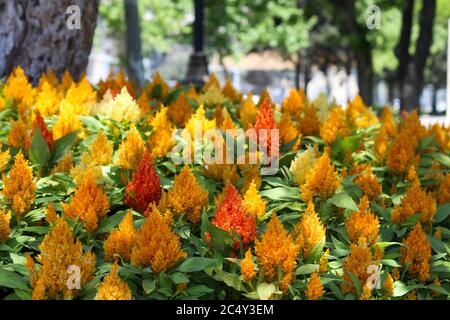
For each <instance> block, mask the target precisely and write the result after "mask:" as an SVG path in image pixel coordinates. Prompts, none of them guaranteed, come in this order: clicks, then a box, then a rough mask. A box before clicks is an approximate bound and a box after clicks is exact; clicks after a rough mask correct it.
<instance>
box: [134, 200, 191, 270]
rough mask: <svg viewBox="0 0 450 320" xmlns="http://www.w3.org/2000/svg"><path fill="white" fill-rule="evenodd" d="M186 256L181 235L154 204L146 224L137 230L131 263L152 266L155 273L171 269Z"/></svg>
mask: <svg viewBox="0 0 450 320" xmlns="http://www.w3.org/2000/svg"><path fill="white" fill-rule="evenodd" d="M184 257H186V253H185V252H184V251H182V250H181V243H180V237H179V236H178V235H177V234H176V233H174V232H173V231H172V230H171V227H170V225H169V224H168V223H167V220H166V219H165V218H164V217H163V216H162V215H161V214H160V213H159V211H158V209H157V208H156V207H155V206H153V207H152V210H151V212H150V214H149V216H148V217H147V218H146V219H145V222H144V224H143V225H142V226H141V228H140V229H139V230H138V231H137V234H136V240H135V241H134V245H133V249H132V253H131V263H132V264H134V265H137V266H150V267H151V268H152V271H153V272H154V273H159V272H161V271H163V270H167V269H170V268H171V267H173V266H174V265H175V264H176V263H177V262H178V261H179V260H180V259H182V258H184Z"/></svg>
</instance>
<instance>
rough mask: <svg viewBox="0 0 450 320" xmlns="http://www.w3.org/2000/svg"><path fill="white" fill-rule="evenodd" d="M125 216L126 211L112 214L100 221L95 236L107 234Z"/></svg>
mask: <svg viewBox="0 0 450 320" xmlns="http://www.w3.org/2000/svg"><path fill="white" fill-rule="evenodd" d="M126 214H127V211H123V212H120V213H116V214H113V215H112V216H109V217H108V218H106V219H104V220H102V221H101V222H100V223H99V225H98V229H97V231H96V233H97V234H101V233H107V232H110V231H111V230H112V229H113V228H114V227H116V226H117V225H118V224H119V223H120V222H121V221H122V220H123V218H124V217H125V215H126Z"/></svg>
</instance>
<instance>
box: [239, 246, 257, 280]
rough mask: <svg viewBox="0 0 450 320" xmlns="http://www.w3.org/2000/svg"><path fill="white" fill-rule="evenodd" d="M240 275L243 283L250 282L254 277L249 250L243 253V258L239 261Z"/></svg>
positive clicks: (253, 267) (253, 265) (253, 266)
mask: <svg viewBox="0 0 450 320" xmlns="http://www.w3.org/2000/svg"><path fill="white" fill-rule="evenodd" d="M241 274H242V278H243V279H244V281H245V282H250V281H252V279H253V278H254V277H255V276H256V272H255V264H254V263H253V260H252V251H251V249H248V250H247V252H246V253H245V258H244V259H242V260H241Z"/></svg>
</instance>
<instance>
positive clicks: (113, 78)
mask: <svg viewBox="0 0 450 320" xmlns="http://www.w3.org/2000/svg"><path fill="white" fill-rule="evenodd" d="M98 87H99V89H100V90H99V92H100V95H101V96H103V95H104V94H105V93H106V92H107V91H108V90H112V91H116V92H120V90H121V89H122V88H123V87H126V88H127V90H128V92H129V93H130V94H131V95H132V96H133V97H134V96H135V92H134V90H133V86H132V85H131V83H130V82H129V81H128V80H127V77H126V75H125V73H124V71H123V70H122V69H120V70H119V72H118V73H117V74H116V75H114V74H113V73H112V72H111V73H110V74H109V76H108V78H107V79H106V80H105V81H104V80H100V81H99V83H98Z"/></svg>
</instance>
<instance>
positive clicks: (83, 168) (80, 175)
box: [67, 152, 103, 186]
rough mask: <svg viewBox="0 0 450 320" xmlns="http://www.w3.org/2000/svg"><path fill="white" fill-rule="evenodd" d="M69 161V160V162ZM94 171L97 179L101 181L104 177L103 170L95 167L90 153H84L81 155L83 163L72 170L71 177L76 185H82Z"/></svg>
mask: <svg viewBox="0 0 450 320" xmlns="http://www.w3.org/2000/svg"><path fill="white" fill-rule="evenodd" d="M67 161H69V160H67ZM89 171H92V172H93V173H94V176H95V179H96V180H100V179H101V178H102V177H103V173H102V168H101V167H99V166H97V165H95V164H94V162H93V161H92V160H91V157H90V156H89V154H88V153H86V152H84V153H83V154H82V155H81V161H80V163H78V164H77V165H76V166H75V167H73V168H72V169H70V176H71V177H72V179H73V180H74V181H75V184H76V185H77V186H78V185H80V184H81V183H82V182H83V180H84V177H85V176H86V174H87V172H89Z"/></svg>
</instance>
